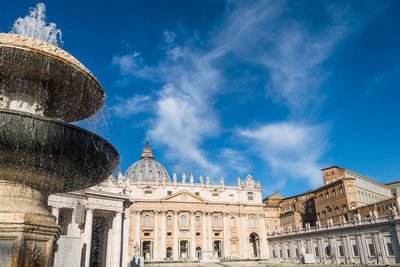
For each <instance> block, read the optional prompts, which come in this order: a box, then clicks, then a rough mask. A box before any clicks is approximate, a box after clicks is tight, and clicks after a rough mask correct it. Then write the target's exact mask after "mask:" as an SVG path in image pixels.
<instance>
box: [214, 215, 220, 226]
mask: <svg viewBox="0 0 400 267" xmlns="http://www.w3.org/2000/svg"><path fill="white" fill-rule="evenodd" d="M214 227H219V219H218V216H214Z"/></svg>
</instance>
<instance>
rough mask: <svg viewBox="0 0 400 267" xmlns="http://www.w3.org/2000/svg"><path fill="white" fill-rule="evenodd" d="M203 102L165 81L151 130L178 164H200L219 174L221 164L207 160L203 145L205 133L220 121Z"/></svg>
mask: <svg viewBox="0 0 400 267" xmlns="http://www.w3.org/2000/svg"><path fill="white" fill-rule="evenodd" d="M188 86H189V85H188ZM189 87H190V86H189ZM186 91H187V90H186ZM202 103H203V102H201V101H200V102H199V101H196V100H195V99H194V98H193V95H190V94H185V93H183V92H182V91H180V90H177V89H176V88H175V87H174V86H173V85H172V84H167V85H165V86H164V88H163V90H162V91H161V93H160V98H159V99H158V101H157V111H156V112H157V113H156V116H157V118H156V120H155V123H154V125H153V128H152V129H151V130H150V131H149V132H148V133H149V135H150V137H151V138H152V139H153V140H155V142H156V143H161V144H164V145H167V148H168V150H167V151H168V152H167V153H168V157H171V158H173V159H177V160H178V161H179V162H178V164H179V165H182V164H189V165H191V166H193V165H194V166H200V167H202V169H203V170H207V171H208V172H209V173H208V174H210V175H216V174H217V173H218V171H219V168H218V167H217V166H216V165H214V164H213V163H211V162H210V161H208V160H207V157H206V154H205V152H204V151H203V150H202V149H201V148H200V147H201V143H202V141H203V139H204V137H205V136H212V135H214V134H215V132H214V131H215V130H216V129H218V125H217V124H216V121H215V120H214V119H213V118H212V117H209V116H208V112H207V111H206V110H203V109H202V105H201V104H202ZM186 168H187V166H186Z"/></svg>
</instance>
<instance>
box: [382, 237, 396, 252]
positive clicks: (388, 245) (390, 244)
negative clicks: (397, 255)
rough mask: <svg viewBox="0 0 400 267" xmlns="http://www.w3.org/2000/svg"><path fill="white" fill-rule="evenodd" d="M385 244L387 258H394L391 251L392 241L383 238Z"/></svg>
mask: <svg viewBox="0 0 400 267" xmlns="http://www.w3.org/2000/svg"><path fill="white" fill-rule="evenodd" d="M383 239H384V240H385V243H386V248H387V253H388V255H389V256H394V250H393V245H392V239H391V238H390V236H385V237H383Z"/></svg>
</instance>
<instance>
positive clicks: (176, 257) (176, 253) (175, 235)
mask: <svg viewBox="0 0 400 267" xmlns="http://www.w3.org/2000/svg"><path fill="white" fill-rule="evenodd" d="M178 253H179V250H178V212H177V211H174V257H173V258H174V260H178V258H179V256H178Z"/></svg>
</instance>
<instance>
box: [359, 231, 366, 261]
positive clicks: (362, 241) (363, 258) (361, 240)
mask: <svg viewBox="0 0 400 267" xmlns="http://www.w3.org/2000/svg"><path fill="white" fill-rule="evenodd" d="M357 247H358V254H360V260H361V263H362V264H367V263H368V251H367V249H368V248H367V247H366V245H365V239H364V235H363V234H358V235H357Z"/></svg>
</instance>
